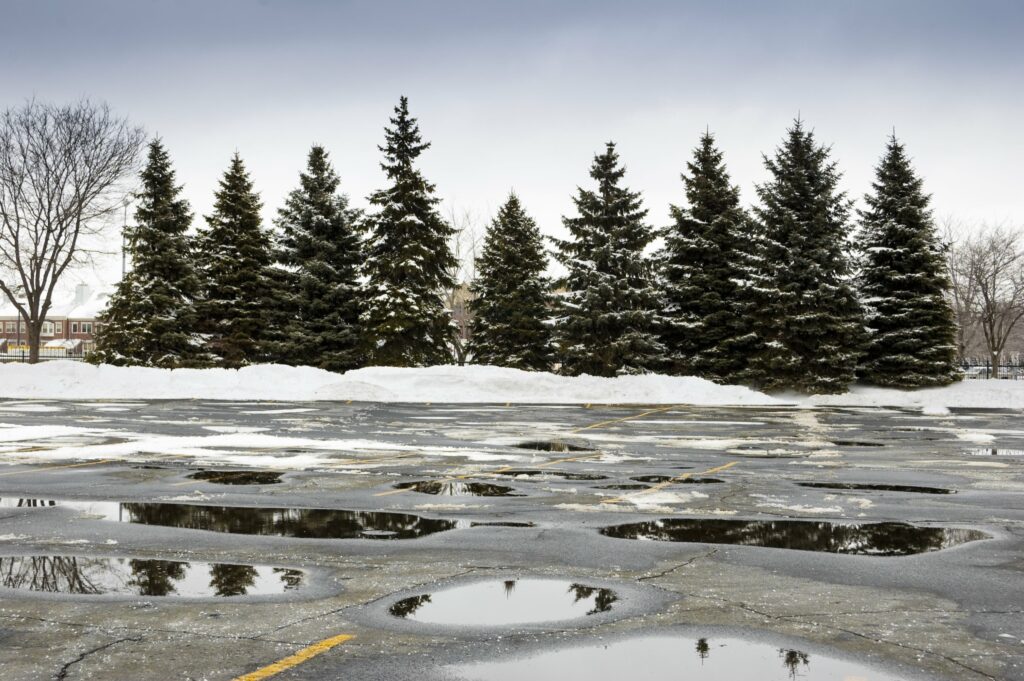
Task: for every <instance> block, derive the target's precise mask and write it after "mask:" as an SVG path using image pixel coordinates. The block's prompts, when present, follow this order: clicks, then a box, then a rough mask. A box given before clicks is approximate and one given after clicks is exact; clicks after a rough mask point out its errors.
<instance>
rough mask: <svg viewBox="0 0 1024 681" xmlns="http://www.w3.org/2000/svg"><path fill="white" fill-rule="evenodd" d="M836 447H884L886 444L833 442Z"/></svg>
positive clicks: (859, 441)
mask: <svg viewBox="0 0 1024 681" xmlns="http://www.w3.org/2000/svg"><path fill="white" fill-rule="evenodd" d="M832 444H834V445H835V446H836V447H884V446H885V443H884V442H867V441H865V440H832Z"/></svg>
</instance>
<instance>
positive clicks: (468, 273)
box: [444, 208, 483, 366]
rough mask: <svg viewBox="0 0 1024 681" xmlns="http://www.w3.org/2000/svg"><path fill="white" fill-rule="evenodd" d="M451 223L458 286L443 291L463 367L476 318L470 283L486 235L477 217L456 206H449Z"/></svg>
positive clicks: (454, 348)
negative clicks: (471, 329) (457, 209)
mask: <svg viewBox="0 0 1024 681" xmlns="http://www.w3.org/2000/svg"><path fill="white" fill-rule="evenodd" d="M448 222H449V224H451V226H452V227H454V228H455V233H454V234H453V235H452V240H451V248H452V255H454V256H455V261H456V263H457V265H456V269H455V271H454V272H453V273H452V279H453V280H454V281H455V286H454V287H453V288H450V289H448V290H446V291H445V292H444V303H445V306H446V307H447V308H448V309H449V310H451V312H452V321H453V323H454V324H455V327H456V330H455V334H454V338H453V340H452V356H453V358H454V359H455V363H456V364H459V365H460V366H461V365H463V364H465V363H466V359H467V358H466V345H467V341H468V340H469V335H470V326H471V324H472V321H473V316H472V313H471V311H470V309H469V302H470V301H469V286H470V284H472V283H473V280H474V279H476V255H477V251H479V249H480V243H481V242H482V240H483V235H482V234H481V233H480V229H479V227H478V221H477V219H476V217H475V216H474V215H473V214H472V213H470V212H469V211H468V210H464V211H462V212H458V211H456V210H455V208H450V209H449V211H448Z"/></svg>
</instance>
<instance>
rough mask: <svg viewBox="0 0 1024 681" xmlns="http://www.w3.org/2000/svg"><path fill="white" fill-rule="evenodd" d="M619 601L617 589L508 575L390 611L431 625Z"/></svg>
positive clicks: (487, 622)
mask: <svg viewBox="0 0 1024 681" xmlns="http://www.w3.org/2000/svg"><path fill="white" fill-rule="evenodd" d="M617 600H619V597H618V595H617V594H616V593H615V592H614V591H612V590H611V589H603V588H598V587H593V586H587V585H585V584H578V583H575V582H569V581H563V580H555V579H506V580H493V581H487V582H477V583H475V584H468V585H466V586H456V587H452V588H450V589H444V590H442V591H437V592H434V593H430V594H421V595H418V596H412V597H410V598H403V599H402V600H400V601H398V602H397V603H395V604H394V605H392V606H391V607H390V608H389V609H388V611H389V612H390V613H391V614H392V615H394V616H395V617H401V618H403V619H408V620H413V621H415V622H422V623H425V624H448V625H458V626H481V627H494V626H512V625H517V624H533V623H539V622H556V621H559V620H567V619H573V618H576V617H585V616H587V615H596V614H597V613H601V612H608V611H609V610H611V609H612V605H613V604H614V603H615V602H616V601H617Z"/></svg>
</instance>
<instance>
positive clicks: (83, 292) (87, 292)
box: [0, 283, 111, 319]
mask: <svg viewBox="0 0 1024 681" xmlns="http://www.w3.org/2000/svg"><path fill="white" fill-rule="evenodd" d="M110 293H111V292H110V291H109V290H97V289H94V288H93V287H92V286H90V285H89V284H84V283H80V284H78V285H76V286H75V289H74V292H73V293H71V294H65V295H64V296H62V297H60V298H58V297H57V296H56V295H55V296H54V302H53V305H51V306H50V311H49V313H48V314H47V315H46V318H47V319H95V318H96V317H98V316H99V314H100V312H102V311H103V308H105V307H106V306H107V301H108V300H109V299H110ZM0 299H2V300H0V317H16V316H17V315H18V311H17V309H16V308H15V307H14V306H13V305H11V303H10V301H9V300H7V298H6V297H4V296H2V295H0Z"/></svg>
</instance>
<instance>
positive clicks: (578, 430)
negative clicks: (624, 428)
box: [569, 404, 677, 433]
mask: <svg viewBox="0 0 1024 681" xmlns="http://www.w3.org/2000/svg"><path fill="white" fill-rule="evenodd" d="M588 406H589V405H588ZM676 408H677V405H674V404H673V405H671V406H668V407H659V408H658V409H649V410H647V411H644V412H640V413H639V414H633V415H632V416H623V417H622V418H620V419H608V420H607V421H599V422H597V423H591V424H590V425H589V426H583V427H582V428H576V429H575V430H571V431H569V432H571V433H582V432H583V431H584V430H591V429H593V428H601V427H602V426H610V425H612V424H613V423H622V422H623V421H632V420H633V419H639V418H643V417H644V416H650V415H651V414H660V413H661V412H663V411H668V410H669V409H676Z"/></svg>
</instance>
